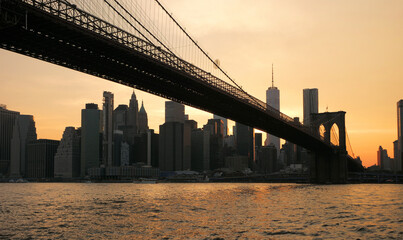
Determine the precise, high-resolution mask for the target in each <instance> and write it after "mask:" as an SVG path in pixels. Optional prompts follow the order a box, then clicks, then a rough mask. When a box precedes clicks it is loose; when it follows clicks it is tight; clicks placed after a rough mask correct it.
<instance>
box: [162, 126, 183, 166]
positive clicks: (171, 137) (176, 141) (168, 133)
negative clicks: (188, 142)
mask: <svg viewBox="0 0 403 240" xmlns="http://www.w3.org/2000/svg"><path fill="white" fill-rule="evenodd" d="M183 127H184V124H183V123H180V122H166V123H164V124H163V125H160V136H159V168H160V170H161V171H180V170H186V166H189V167H190V163H185V162H184V158H183V135H184V133H183Z"/></svg>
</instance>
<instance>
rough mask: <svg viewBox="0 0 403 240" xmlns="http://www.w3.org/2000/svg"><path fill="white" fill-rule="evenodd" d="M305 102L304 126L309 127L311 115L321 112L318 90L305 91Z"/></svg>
mask: <svg viewBox="0 0 403 240" xmlns="http://www.w3.org/2000/svg"><path fill="white" fill-rule="evenodd" d="M303 101H304V125H306V126H309V125H310V119H311V114H312V113H318V112H319V98H318V89H317V88H312V89H304V90H303Z"/></svg>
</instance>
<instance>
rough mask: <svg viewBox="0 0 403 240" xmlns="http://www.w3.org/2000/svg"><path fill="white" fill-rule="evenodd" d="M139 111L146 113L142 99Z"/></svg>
mask: <svg viewBox="0 0 403 240" xmlns="http://www.w3.org/2000/svg"><path fill="white" fill-rule="evenodd" d="M139 112H142V113H146V110H145V108H144V103H143V100H141V108H140V111H139Z"/></svg>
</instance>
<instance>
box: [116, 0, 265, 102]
mask: <svg viewBox="0 0 403 240" xmlns="http://www.w3.org/2000/svg"><path fill="white" fill-rule="evenodd" d="M115 1H116V0H115ZM155 1H156V2H157V4H158V5H159V6H160V7H161V8H162V9H163V10H164V12H165V13H166V14H167V15H168V16H169V17H170V18H171V19H172V21H173V22H174V23H175V24H176V25H177V26H178V27H179V28H180V29H181V30H182V32H183V33H185V35H186V36H187V37H188V38H189V39H190V40H191V41H192V42H193V43H194V44H195V46H196V47H197V48H198V49H199V50H200V51H201V52H202V53H203V54H204V55H205V56H206V57H207V58H208V59H209V60H210V61H211V62H212V63H213V64H214V66H215V67H217V68H218V69H219V70H220V71H221V72H222V73H223V74H224V75H225V76H226V77H227V78H228V79H229V80H230V81H231V82H232V83H233V84H235V86H237V88H238V90H241V92H243V93H244V94H246V95H247V96H248V97H249V98H250V99H252V100H253V101H254V102H255V103H256V104H257V105H259V106H260V104H259V102H258V101H257V100H256V99H255V98H254V97H253V96H251V95H250V94H249V93H247V92H246V91H245V90H243V89H242V87H240V86H239V85H238V84H237V83H236V82H235V80H233V79H232V78H231V77H230V76H229V75H228V74H227V73H226V72H225V71H224V70H223V69H222V68H221V67H220V66H219V65H218V64H217V63H216V62H215V61H213V59H211V58H210V56H209V55H208V54H207V53H206V52H205V51H204V50H203V49H202V48H201V47H200V46H199V44H197V42H196V41H195V40H194V39H193V38H192V37H191V36H190V35H189V34H188V33H187V32H186V31H185V29H183V28H182V26H181V25H180V24H179V23H178V22H177V21H176V20H175V18H174V17H173V16H172V15H171V14H170V13H169V12H168V11H167V10H166V8H165V7H164V6H162V4H161V3H160V2H159V1H158V0H155Z"/></svg>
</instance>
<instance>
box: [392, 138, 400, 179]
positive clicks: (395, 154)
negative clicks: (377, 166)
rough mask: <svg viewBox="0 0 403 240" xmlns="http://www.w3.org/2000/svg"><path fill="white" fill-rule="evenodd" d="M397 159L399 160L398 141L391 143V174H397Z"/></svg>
mask: <svg viewBox="0 0 403 240" xmlns="http://www.w3.org/2000/svg"><path fill="white" fill-rule="evenodd" d="M398 159H399V141H398V140H396V141H394V142H393V166H392V167H393V172H394V173H396V172H398V171H399V170H398V163H397V162H398Z"/></svg>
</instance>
